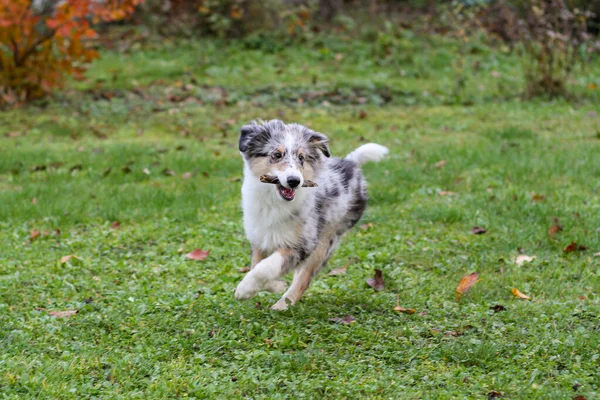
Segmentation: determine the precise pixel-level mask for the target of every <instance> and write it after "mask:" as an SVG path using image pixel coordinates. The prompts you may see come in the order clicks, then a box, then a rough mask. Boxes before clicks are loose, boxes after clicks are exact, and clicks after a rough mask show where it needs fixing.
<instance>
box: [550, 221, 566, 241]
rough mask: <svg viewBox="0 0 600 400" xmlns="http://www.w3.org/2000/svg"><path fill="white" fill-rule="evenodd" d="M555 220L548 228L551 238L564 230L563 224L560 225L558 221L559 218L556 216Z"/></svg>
mask: <svg viewBox="0 0 600 400" xmlns="http://www.w3.org/2000/svg"><path fill="white" fill-rule="evenodd" d="M554 222H555V223H554V225H552V226H551V227H550V229H548V236H550V238H552V237H554V235H556V234H557V233H558V232H560V231H562V230H563V227H562V225H559V223H558V218H554Z"/></svg>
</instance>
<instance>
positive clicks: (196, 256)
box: [185, 249, 210, 261]
mask: <svg viewBox="0 0 600 400" xmlns="http://www.w3.org/2000/svg"><path fill="white" fill-rule="evenodd" d="M209 252H210V251H209V250H202V249H196V250H194V251H192V252H191V253H187V254H186V255H185V256H186V257H187V258H189V259H190V260H198V261H202V260H204V259H206V257H208V253H209Z"/></svg>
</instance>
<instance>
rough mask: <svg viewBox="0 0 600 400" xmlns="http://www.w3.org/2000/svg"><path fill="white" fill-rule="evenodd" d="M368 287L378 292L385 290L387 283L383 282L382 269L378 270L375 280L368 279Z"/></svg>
mask: <svg viewBox="0 0 600 400" xmlns="http://www.w3.org/2000/svg"><path fill="white" fill-rule="evenodd" d="M367 285H369V286H371V287H372V288H373V289H375V291H376V292H379V291H380V290H383V289H385V282H384V281H383V272H382V271H381V270H380V269H376V270H375V275H374V276H373V278H369V279H367Z"/></svg>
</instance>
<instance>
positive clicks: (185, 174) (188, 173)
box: [181, 172, 192, 179]
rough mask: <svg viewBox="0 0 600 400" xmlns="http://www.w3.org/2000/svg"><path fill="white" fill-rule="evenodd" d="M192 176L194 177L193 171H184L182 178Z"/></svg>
mask: <svg viewBox="0 0 600 400" xmlns="http://www.w3.org/2000/svg"><path fill="white" fill-rule="evenodd" d="M191 177H192V173H191V172H184V173H183V174H182V175H181V178H182V179H190V178H191Z"/></svg>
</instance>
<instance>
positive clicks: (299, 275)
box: [271, 235, 339, 310]
mask: <svg viewBox="0 0 600 400" xmlns="http://www.w3.org/2000/svg"><path fill="white" fill-rule="evenodd" d="M338 239H339V238H338V237H337V236H335V235H331V236H329V237H326V238H325V239H323V240H322V241H321V243H320V244H319V245H318V246H317V248H316V249H315V250H314V251H313V252H312V254H311V255H310V256H309V257H308V258H307V259H306V261H304V262H303V263H301V264H300V265H299V266H298V268H297V269H296V272H295V273H294V280H293V281H292V284H291V285H290V288H289V289H288V290H287V292H285V293H284V295H283V296H282V297H281V299H279V301H278V302H277V303H275V304H274V305H273V307H271V308H272V309H273V310H287V308H288V303H289V305H292V306H293V305H294V304H296V303H297V302H298V301H299V300H300V298H301V297H302V295H303V294H304V292H305V291H306V289H308V286H309V285H310V281H311V280H312V278H313V276H315V275H316V274H317V272H319V270H320V269H321V267H323V265H325V263H326V262H327V260H328V259H329V256H331V253H332V251H333V249H335V247H336V246H337V242H338Z"/></svg>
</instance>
